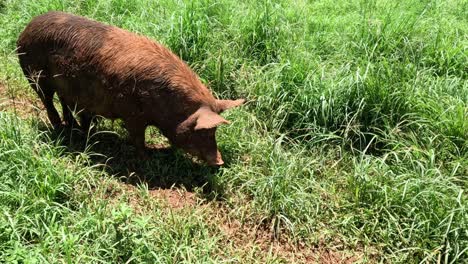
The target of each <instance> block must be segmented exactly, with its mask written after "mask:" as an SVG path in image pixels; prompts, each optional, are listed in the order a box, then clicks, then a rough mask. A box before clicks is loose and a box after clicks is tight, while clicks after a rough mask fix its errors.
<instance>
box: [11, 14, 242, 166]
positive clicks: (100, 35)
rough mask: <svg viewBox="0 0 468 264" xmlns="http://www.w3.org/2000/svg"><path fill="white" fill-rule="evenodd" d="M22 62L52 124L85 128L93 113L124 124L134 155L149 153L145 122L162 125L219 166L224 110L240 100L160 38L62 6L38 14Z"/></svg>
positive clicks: (22, 42)
mask: <svg viewBox="0 0 468 264" xmlns="http://www.w3.org/2000/svg"><path fill="white" fill-rule="evenodd" d="M17 47H18V49H17V50H18V57H19V62H20V65H21V68H22V69H23V72H24V74H25V76H26V78H27V79H28V80H29V82H30V84H31V87H32V88H33V89H34V90H35V91H36V92H37V94H38V96H39V97H40V99H41V101H42V103H43V104H44V106H45V108H46V110H47V115H48V117H49V120H50V122H51V123H52V125H54V126H56V127H57V126H60V125H61V124H62V120H61V118H60V116H59V114H58V113H57V110H56V109H55V107H54V105H53V102H52V101H53V96H54V93H57V95H58V97H59V99H60V102H61V105H62V111H63V119H64V123H65V125H74V124H76V121H75V120H74V117H73V115H72V113H71V111H70V109H71V110H76V112H77V113H78V116H79V118H80V125H81V127H82V128H83V129H88V127H89V125H90V121H91V118H92V116H94V115H99V116H103V117H106V118H111V119H116V118H120V119H122V120H123V121H124V122H125V127H126V128H127V130H128V132H129V135H130V138H131V140H132V141H133V143H134V144H135V147H136V150H137V153H138V154H140V155H141V156H145V151H144V150H145V128H146V127H147V126H149V125H154V126H156V127H158V128H159V129H160V130H161V132H162V134H163V135H164V136H166V137H167V138H168V139H169V141H170V142H171V144H173V145H174V146H176V147H179V148H182V149H183V150H184V151H186V152H188V153H190V154H192V155H195V156H197V157H199V158H201V159H203V160H205V161H206V162H207V163H208V164H210V165H222V164H223V160H222V158H221V154H220V153H219V151H218V148H217V145H216V138H215V132H216V127H217V126H219V125H220V124H223V123H228V121H227V120H225V119H224V118H223V117H221V116H220V115H219V114H220V113H221V112H222V111H224V110H226V109H229V108H232V107H235V106H239V105H241V104H243V102H244V100H243V99H238V100H217V99H215V98H214V97H213V95H212V94H211V92H210V90H208V88H206V86H205V85H203V83H201V81H200V80H199V78H198V76H197V75H196V74H195V73H194V72H193V71H192V70H191V69H190V68H189V67H188V66H187V64H185V63H184V62H183V61H182V60H181V59H180V58H179V57H177V56H176V55H175V54H173V53H172V52H171V51H170V50H169V49H167V48H165V47H164V46H162V45H161V44H159V43H157V42H155V41H153V40H150V39H148V38H146V37H144V36H140V35H137V34H134V33H131V32H128V31H126V30H123V29H120V28H117V27H114V26H110V25H106V24H103V23H100V22H97V21H93V20H89V19H87V18H84V17H80V16H76V15H71V14H68V13H63V12H49V13H46V14H43V15H40V16H37V17H35V18H34V19H33V20H32V21H31V22H30V23H29V24H28V25H27V27H26V28H25V29H24V31H23V32H22V33H21V35H20V37H19V39H18V41H17Z"/></svg>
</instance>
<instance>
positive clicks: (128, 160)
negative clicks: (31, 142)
mask: <svg viewBox="0 0 468 264" xmlns="http://www.w3.org/2000/svg"><path fill="white" fill-rule="evenodd" d="M40 129H41V130H42V131H44V132H45V133H46V134H47V135H48V136H49V137H50V138H51V139H52V140H54V141H58V142H60V144H61V145H63V146H64V147H65V148H66V150H67V152H69V153H81V152H83V151H85V150H86V151H88V153H92V154H91V155H90V157H91V162H92V164H94V165H104V168H105V170H106V171H107V172H108V173H109V174H110V175H114V176H115V177H117V178H119V179H120V180H121V181H123V182H125V183H128V184H132V185H139V184H147V185H148V188H149V189H158V188H164V189H168V188H172V187H183V188H185V189H186V190H188V191H193V190H195V189H197V188H199V189H201V191H202V192H203V193H204V194H205V195H207V196H212V195H214V194H216V195H215V196H217V197H219V196H222V190H220V189H219V186H218V185H217V184H216V181H215V177H214V175H215V174H216V173H217V171H218V169H217V168H213V167H209V166H207V165H205V164H202V163H198V162H195V161H193V160H191V159H190V158H189V157H187V155H184V154H183V153H182V152H181V151H179V150H176V149H174V148H171V147H168V146H167V145H156V144H153V145H151V144H150V145H148V144H147V154H148V156H149V158H148V159H146V160H141V159H140V158H139V157H137V155H136V151H135V149H134V147H133V145H132V144H131V143H130V142H129V140H128V139H127V138H126V137H124V136H119V135H118V134H117V133H115V132H110V131H99V130H98V132H95V133H93V134H92V135H91V136H89V137H88V136H87V135H86V134H85V133H82V132H78V131H76V130H70V129H55V130H50V129H49V128H47V127H46V126H45V125H43V126H42V127H40ZM217 186H218V187H217Z"/></svg>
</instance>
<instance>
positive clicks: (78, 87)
mask: <svg viewBox="0 0 468 264" xmlns="http://www.w3.org/2000/svg"><path fill="white" fill-rule="evenodd" d="M53 83H54V84H55V85H54V86H55V90H56V92H57V94H58V96H60V97H61V98H63V100H64V101H65V103H66V104H67V105H68V107H70V108H71V109H72V110H76V111H83V110H84V111H86V112H89V113H92V114H94V115H100V116H103V117H106V118H111V119H115V118H120V117H122V113H120V112H121V111H120V110H119V107H118V105H116V104H118V102H117V101H118V100H117V99H118V98H117V97H118V95H114V94H113V93H112V89H109V88H107V87H105V86H103V85H102V80H99V79H98V78H96V77H94V76H90V75H86V74H83V75H80V76H79V77H78V76H77V77H64V76H60V75H55V77H53Z"/></svg>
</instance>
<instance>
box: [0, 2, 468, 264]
mask: <svg viewBox="0 0 468 264" xmlns="http://www.w3.org/2000/svg"><path fill="white" fill-rule="evenodd" d="M48 10H64V11H68V12H72V13H75V14H80V15H83V16H86V17H89V18H93V19H96V20H99V21H102V22H106V23H109V24H113V25H116V26H119V27H122V28H125V29H128V30H130V31H133V32H137V33H140V34H143V35H147V36H149V37H151V38H153V39H156V40H158V41H160V42H161V43H163V44H165V45H166V46H167V47H169V48H171V49H172V50H173V51H174V52H175V53H177V54H178V55H179V56H181V57H182V58H183V59H184V60H185V61H187V62H188V63H189V64H190V65H191V66H192V67H193V68H194V69H195V71H196V72H197V73H198V74H199V75H200V77H201V78H202V80H203V81H204V82H205V83H206V84H208V85H209V87H210V88H211V89H212V90H213V91H214V93H215V94H216V95H217V96H218V97H220V98H237V97H243V98H246V99H247V100H248V103H247V104H246V105H245V106H244V107H241V108H239V109H236V110H232V111H230V112H228V113H226V114H225V116H226V117H227V119H229V120H231V121H233V122H232V124H231V125H228V126H224V127H222V128H221V129H219V130H218V133H217V135H218V144H219V146H220V149H221V151H222V153H223V156H224V159H225V162H226V165H225V166H224V167H222V168H220V169H213V168H209V167H207V166H205V165H203V164H201V163H198V162H196V161H193V160H192V159H190V157H188V156H186V155H185V154H183V153H182V152H180V151H178V150H173V149H170V148H168V143H167V141H166V140H165V139H164V138H162V137H161V136H159V133H158V131H157V130H156V129H154V128H153V129H149V130H148V131H147V134H148V137H147V138H148V140H147V141H148V142H147V144H148V145H150V146H151V147H152V151H151V158H150V160H148V161H140V160H138V159H137V158H136V157H135V151H134V149H133V147H132V145H131V144H130V143H128V142H127V140H126V136H127V134H126V131H125V129H123V128H122V126H121V124H120V122H118V121H117V122H114V123H111V122H110V121H104V122H101V123H99V125H98V127H97V132H96V133H94V134H90V135H89V136H86V135H83V134H80V133H78V132H72V133H70V132H69V131H54V130H52V128H50V125H49V122H48V121H47V119H46V118H45V117H44V112H45V111H44V110H43V109H41V107H42V106H41V104H40V103H39V102H38V100H37V98H36V96H35V95H34V94H33V91H32V89H30V88H29V87H28V85H27V82H26V80H25V78H24V76H23V75H22V73H21V70H20V68H19V65H18V62H17V57H16V54H15V42H16V39H17V37H18V35H19V33H20V32H21V30H22V29H23V28H24V27H25V25H26V24H27V23H28V22H29V21H30V20H31V18H32V17H34V16H35V15H39V14H41V13H44V12H46V11H48ZM467 18H468V2H467V1H464V0H445V1H442V0H434V1H429V0H407V1H392V0H350V1H344V0H340V1H332V0H316V1H312V0H311V1H305V0H304V1H300V0H297V1H286V0H284V1H269V0H265V1H234V0H220V1H213V0H196V1H188V0H187V1H171V0H167V1H146V0H135V1H124V0H89V1H79V0H76V1H72V0H41V1H30V0H3V1H0V110H1V111H0V262H5V263H46V262H48V263H88V262H93V263H142V262H145V263H155V262H156V263H211V262H213V263H294V262H297V263H314V262H318V263H338V262H340V261H341V262H343V263H353V262H360V263H376V262H382V263H463V262H464V261H463V260H465V261H466V259H468V208H467V206H468V203H467V193H466V192H467V187H468V105H467V103H468V82H467V75H468V60H467V58H468V50H467V47H468V20H467Z"/></svg>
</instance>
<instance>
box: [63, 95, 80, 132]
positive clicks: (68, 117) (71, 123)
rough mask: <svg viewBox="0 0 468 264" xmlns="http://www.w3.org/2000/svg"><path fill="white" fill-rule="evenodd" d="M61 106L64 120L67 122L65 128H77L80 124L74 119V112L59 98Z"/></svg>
mask: <svg viewBox="0 0 468 264" xmlns="http://www.w3.org/2000/svg"><path fill="white" fill-rule="evenodd" d="M59 99H60V104H61V105H62V112H63V120H64V121H65V126H68V127H70V128H77V127H78V123H77V122H76V120H75V118H74V117H73V113H72V110H71V109H70V106H68V105H67V103H65V100H64V99H63V97H61V96H59Z"/></svg>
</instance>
